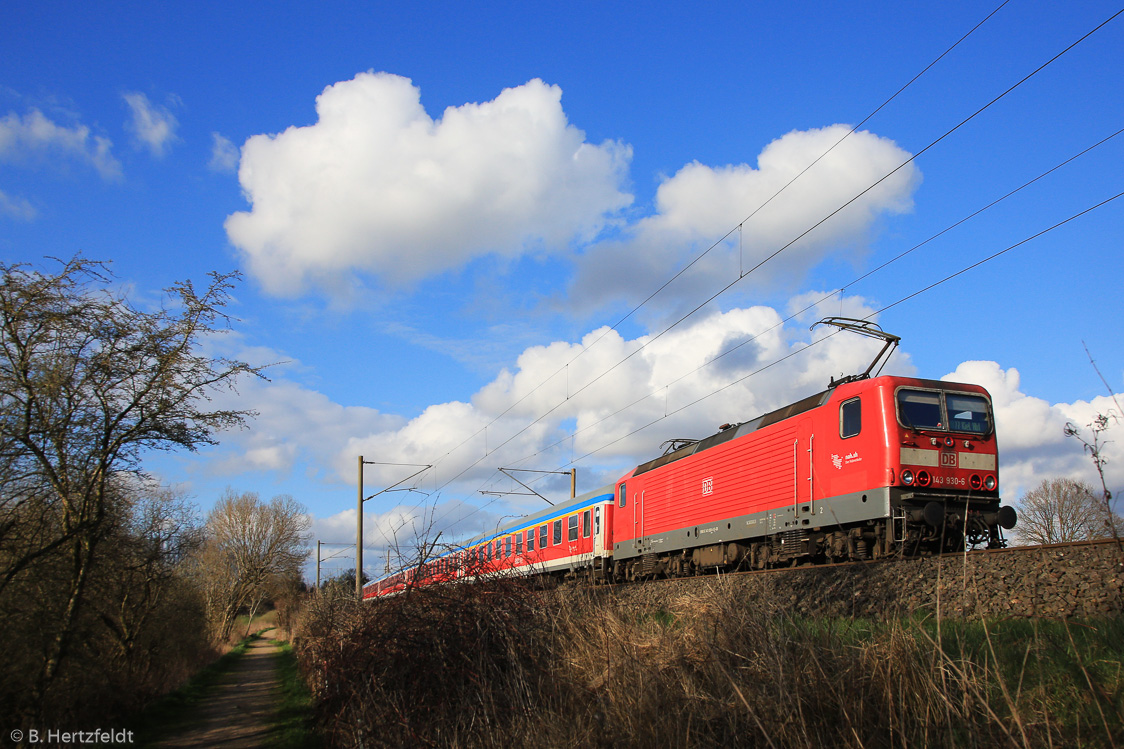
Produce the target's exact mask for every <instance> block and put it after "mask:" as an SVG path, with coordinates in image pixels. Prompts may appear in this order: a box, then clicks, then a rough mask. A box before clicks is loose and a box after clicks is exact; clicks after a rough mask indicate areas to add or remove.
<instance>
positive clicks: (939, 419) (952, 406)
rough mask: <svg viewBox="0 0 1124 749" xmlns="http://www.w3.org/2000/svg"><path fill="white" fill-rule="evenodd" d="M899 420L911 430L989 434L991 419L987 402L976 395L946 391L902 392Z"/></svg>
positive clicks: (900, 395) (901, 390) (899, 398)
mask: <svg viewBox="0 0 1124 749" xmlns="http://www.w3.org/2000/svg"><path fill="white" fill-rule="evenodd" d="M897 400H898V420H899V421H900V422H901V423H902V426H905V427H907V428H909V429H928V430H940V431H950V432H968V433H970V434H987V433H989V432H990V431H991V418H990V416H989V413H990V412H989V411H988V407H987V399H986V398H984V397H983V396H982V395H976V394H975V393H958V392H952V391H945V390H914V389H911V388H901V389H900V390H898V396H897Z"/></svg>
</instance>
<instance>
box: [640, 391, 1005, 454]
mask: <svg viewBox="0 0 1124 749" xmlns="http://www.w3.org/2000/svg"><path fill="white" fill-rule="evenodd" d="M885 379H894V380H897V381H900V382H901V384H903V385H914V386H917V387H927V388H934V389H939V390H948V389H951V388H965V387H967V388H970V389H975V388H977V387H978V386H974V385H965V384H963V383H957V382H946V381H944V380H926V379H920V378H916V377H891V376H883V377H871V378H867V379H862V380H851V381H849V382H848V381H839V382H836V383H835V384H833V385H832V386H831V387H829V388H828V389H827V390H823V391H821V392H819V393H816V394H815V395H810V396H808V397H807V398H804V399H803V400H798V401H796V402H795V403H791V404H789V405H787V406H784V407H782V408H778V409H777V410H775V411H770V412H769V413H767V414H764V415H763V416H758V417H757V418H756V419H751V420H749V421H743V422H739V423H737V424H733V425H731V426H729V427H727V428H726V429H723V430H721V431H719V432H717V433H715V434H712V435H710V436H709V437H706V438H705V439H701V440H698V441H697V442H694V443H692V444H689V445H685V446H684V447H681V448H679V449H678V450H674V451H672V452H670V453H667V454H666V455H661V456H660V457H658V458H655V459H654V460H649V461H648V462H647V463H641V464H640V465H638V466H636V470H634V471H633V472H632V475H633V476H639V475H640V474H642V473H647V472H648V471H651V470H653V469H655V468H659V467H660V466H665V465H667V464H668V463H674V462H675V461H677V460H681V459H683V458H686V457H688V456H690V455H694V454H696V453H700V452H702V451H703V450H708V449H710V448H712V447H715V446H717V445H721V444H722V443H723V442H729V441H730V440H732V439H736V438H738V437H742V436H744V435H747V434H749V433H750V432H755V431H757V430H758V429H764V428H765V427H767V426H772V425H773V424H776V423H777V422H779V421H784V420H785V419H791V418H792V417H793V416H799V415H800V414H802V413H804V412H805V411H811V410H812V409H813V408H818V407H819V406H822V405H823V404H824V403H826V402H827V399H828V398H829V397H830V396H831V394H832V393H833V392H834V391H835V389H836V388H838V387H843V386H845V385H858V384H859V383H861V384H862V386H864V387H865V386H869V383H871V382H873V381H875V380H885ZM981 389H982V388H981ZM985 392H986V391H985Z"/></svg>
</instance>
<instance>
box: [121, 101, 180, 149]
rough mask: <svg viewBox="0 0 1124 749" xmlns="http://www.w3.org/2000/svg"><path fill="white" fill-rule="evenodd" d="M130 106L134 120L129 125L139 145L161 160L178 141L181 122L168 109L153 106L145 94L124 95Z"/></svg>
mask: <svg viewBox="0 0 1124 749" xmlns="http://www.w3.org/2000/svg"><path fill="white" fill-rule="evenodd" d="M122 98H124V99H125V103H126V104H127V105H128V106H129V111H130V113H131V114H132V120H131V121H130V122H129V123H128V127H129V130H130V131H132V133H133V136H134V137H135V138H136V141H137V143H138V144H139V145H140V146H142V147H144V148H147V149H148V150H149V152H151V153H152V155H153V156H155V157H157V158H160V157H162V156H164V154H165V153H167V151H168V149H169V148H170V147H171V145H172V143H173V142H174V141H175V140H176V128H177V127H178V126H179V122H178V121H177V120H176V118H175V115H173V114H172V113H171V112H170V111H169V110H168V108H167V107H162V106H159V105H157V104H153V103H152V102H151V101H149V100H148V97H147V96H145V95H144V94H142V93H140V92H137V91H133V92H130V93H126V94H122Z"/></svg>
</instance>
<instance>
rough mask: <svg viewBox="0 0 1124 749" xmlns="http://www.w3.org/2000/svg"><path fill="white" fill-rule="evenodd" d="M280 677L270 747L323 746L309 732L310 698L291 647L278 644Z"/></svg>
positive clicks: (279, 748)
mask: <svg viewBox="0 0 1124 749" xmlns="http://www.w3.org/2000/svg"><path fill="white" fill-rule="evenodd" d="M277 668H278V671H279V672H280V674H281V707H280V709H279V710H278V713H277V719H276V721H275V723H274V726H275V729H274V730H275V733H274V737H273V738H272V739H271V741H270V746H272V747H276V748H277V749H312V748H313V747H319V746H321V745H322V742H321V741H320V737H319V736H318V735H317V734H316V733H315V732H313V730H312V695H311V694H310V693H309V691H308V687H307V686H306V685H305V683H304V679H303V678H301V673H300V668H299V667H298V666H297V656H296V654H295V653H294V652H293V646H292V645H290V644H289V643H288V642H282V643H281V651H280V652H279V653H278V654H277Z"/></svg>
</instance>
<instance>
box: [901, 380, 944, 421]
mask: <svg viewBox="0 0 1124 749" xmlns="http://www.w3.org/2000/svg"><path fill="white" fill-rule="evenodd" d="M898 418H899V420H900V421H901V423H902V426H905V427H908V428H910V429H944V418H943V417H942V415H941V394H940V393H938V392H936V391H933V390H909V389H907V388H902V389H901V390H899V391H898Z"/></svg>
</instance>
